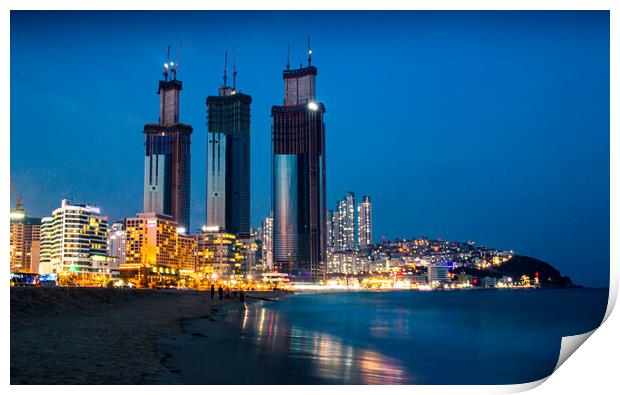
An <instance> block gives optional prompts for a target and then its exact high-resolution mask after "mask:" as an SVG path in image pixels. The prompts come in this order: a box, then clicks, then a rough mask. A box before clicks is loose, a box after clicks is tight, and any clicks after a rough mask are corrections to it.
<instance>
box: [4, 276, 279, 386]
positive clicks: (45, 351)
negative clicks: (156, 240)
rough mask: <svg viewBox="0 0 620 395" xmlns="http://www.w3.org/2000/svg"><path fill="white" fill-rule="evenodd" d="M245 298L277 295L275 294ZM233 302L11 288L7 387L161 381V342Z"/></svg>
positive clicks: (154, 293) (162, 293)
mask: <svg viewBox="0 0 620 395" xmlns="http://www.w3.org/2000/svg"><path fill="white" fill-rule="evenodd" d="M249 295H251V296H259V297H278V294H277V293H273V292H251V293H249ZM233 304H237V305H240V303H239V302H238V300H235V299H224V300H222V301H220V300H217V295H216V298H215V300H211V298H210V293H209V292H208V291H196V290H177V289H161V290H153V289H118V288H79V287H78V288H72V287H51V288H39V287H37V288H11V321H10V326H11V351H10V352H11V374H10V382H11V384H147V383H156V382H158V383H166V382H165V380H164V381H162V379H164V378H165V377H168V374H169V373H170V372H168V371H167V370H166V368H165V366H164V364H163V363H164V362H165V360H166V357H167V355H166V354H165V353H163V352H162V351H161V350H159V349H158V345H157V343H158V341H159V339H160V338H161V337H162V336H174V335H175V334H177V335H178V334H182V333H183V330H184V329H183V326H184V323H185V322H187V321H188V320H192V319H196V318H203V319H208V318H210V317H213V316H214V315H216V314H219V313H220V311H221V309H222V308H223V307H224V306H226V305H233Z"/></svg>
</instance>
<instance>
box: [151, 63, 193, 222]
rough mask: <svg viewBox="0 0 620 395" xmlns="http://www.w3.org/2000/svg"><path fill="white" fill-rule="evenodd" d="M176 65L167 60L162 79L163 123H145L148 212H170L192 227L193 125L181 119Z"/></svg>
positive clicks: (174, 218)
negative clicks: (169, 76)
mask: <svg viewBox="0 0 620 395" xmlns="http://www.w3.org/2000/svg"><path fill="white" fill-rule="evenodd" d="M176 67H177V65H175V64H174V62H166V64H165V65H164V79H163V80H162V81H159V89H158V90H157V93H158V95H159V123H157V124H146V125H144V135H145V137H146V143H145V149H146V152H145V158H144V212H146V213H157V214H165V215H169V216H171V217H172V219H173V220H174V221H176V222H177V223H178V224H179V227H181V228H183V229H189V226H190V224H189V209H190V175H191V172H190V170H191V163H190V161H191V155H190V143H191V135H192V127H191V126H190V125H186V124H183V123H181V122H180V121H179V96H180V92H181V89H182V88H183V84H182V82H181V81H179V80H177V79H176V72H177V69H176ZM169 73H172V78H171V79H169V78H168V74H169Z"/></svg>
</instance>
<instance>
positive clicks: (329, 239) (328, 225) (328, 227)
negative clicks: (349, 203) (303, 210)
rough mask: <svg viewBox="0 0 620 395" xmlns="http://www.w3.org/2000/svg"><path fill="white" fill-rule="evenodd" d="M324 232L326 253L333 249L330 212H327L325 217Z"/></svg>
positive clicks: (332, 219)
mask: <svg viewBox="0 0 620 395" xmlns="http://www.w3.org/2000/svg"><path fill="white" fill-rule="evenodd" d="M325 231H326V232H327V236H326V240H325V246H326V248H327V251H329V250H332V249H333V248H334V212H333V211H332V210H327V215H326V216H325Z"/></svg>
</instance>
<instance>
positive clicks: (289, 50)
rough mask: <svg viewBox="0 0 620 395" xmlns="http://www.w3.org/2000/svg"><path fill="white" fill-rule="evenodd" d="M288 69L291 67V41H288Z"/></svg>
mask: <svg viewBox="0 0 620 395" xmlns="http://www.w3.org/2000/svg"><path fill="white" fill-rule="evenodd" d="M286 69H287V70H290V69H291V42H290V41H289V42H288V55H287V57H286Z"/></svg>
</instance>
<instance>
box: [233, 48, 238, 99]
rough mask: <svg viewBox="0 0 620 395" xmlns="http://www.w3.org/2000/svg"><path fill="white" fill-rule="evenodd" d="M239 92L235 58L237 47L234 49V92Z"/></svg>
mask: <svg viewBox="0 0 620 395" xmlns="http://www.w3.org/2000/svg"><path fill="white" fill-rule="evenodd" d="M236 90H237V62H236V58H235V47H233V91H236Z"/></svg>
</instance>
